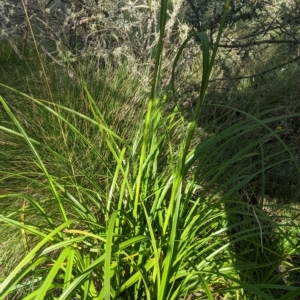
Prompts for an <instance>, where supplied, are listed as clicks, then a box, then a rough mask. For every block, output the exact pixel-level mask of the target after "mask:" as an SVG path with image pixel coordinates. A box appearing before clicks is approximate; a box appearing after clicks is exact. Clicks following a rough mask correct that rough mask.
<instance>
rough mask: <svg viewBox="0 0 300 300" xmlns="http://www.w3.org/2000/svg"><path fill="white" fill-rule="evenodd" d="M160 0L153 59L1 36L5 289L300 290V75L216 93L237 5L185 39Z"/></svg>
mask: <svg viewBox="0 0 300 300" xmlns="http://www.w3.org/2000/svg"><path fill="white" fill-rule="evenodd" d="M100 2H101V3H102V1H99V3H100ZM24 3H25V2H24ZM80 3H81V2H78V3H77V1H74V3H73V4H72V5H75V6H76V5H79V4H80ZM86 3H88V4H90V6H88V5H87V6H86V7H84V8H83V9H88V8H90V9H92V8H93V9H96V7H94V6H93V5H92V1H90V2H89V1H86ZM101 3H100V4H101ZM105 3H106V2H105ZM179 3H180V1H179ZM139 4H140V3H139ZM151 4H152V5H153V6H151ZM157 4H158V2H155V1H153V3H152V2H151V1H150V2H149V7H152V9H153V11H154V12H155V13H156V18H158V16H159V18H158V19H159V23H157V25H156V27H155V32H156V34H157V35H156V36H155V38H156V39H157V40H155V45H154V48H155V51H153V52H152V51H149V53H146V54H145V57H146V60H149V61H151V60H152V61H151V65H150V67H149V66H148V65H147V66H146V67H145V66H144V65H141V64H140V61H139V62H137V61H134V63H133V62H132V61H130V60H129V61H128V60H121V61H120V62H119V67H118V68H117V67H116V64H115V63H116V61H115V58H114V57H112V56H110V57H109V58H108V59H107V61H106V62H105V64H103V65H102V64H100V65H98V62H99V57H97V56H95V55H94V54H91V55H90V56H89V57H87V56H84V55H83V56H81V58H80V60H78V61H77V62H76V63H75V62H74V61H73V58H74V57H73V56H72V55H73V54H72V55H70V56H64V57H65V58H66V64H64V63H62V62H61V61H60V60H58V59H59V56H56V57H49V55H46V57H45V56H43V55H41V52H40V49H39V47H38V45H37V43H29V44H28V45H27V48H26V49H25V50H26V51H25V52H24V56H25V57H26V58H27V59H24V60H23V61H22V62H21V61H20V60H17V56H18V54H16V52H14V51H13V50H12V48H13V47H11V45H8V44H6V43H2V45H3V48H2V51H1V53H0V62H1V63H0V68H1V73H0V102H1V105H0V132H1V134H0V200H1V213H0V237H1V244H0V256H1V261H0V264H1V267H2V268H1V269H0V277H1V278H0V283H1V285H0V299H9V300H10V299H106V300H108V299H136V300H140V299H160V300H164V299H174V300H177V299H191V298H192V297H194V298H196V299H270V300H271V299H281V300H285V299H286V300H288V299H299V296H300V288H299V277H300V271H299V267H300V255H299V245H300V241H299V236H300V229H299V210H298V209H297V207H298V203H297V201H298V200H299V192H298V190H299V189H298V187H299V181H298V174H299V170H300V168H299V164H298V161H299V159H298V155H299V153H298V152H297V149H298V148H297V143H298V142H297V139H298V128H299V126H298V125H297V122H296V121H297V120H298V119H299V117H300V114H299V112H298V111H299V110H298V109H297V106H293V109H291V107H292V103H295V101H296V99H297V97H296V96H297V94H296V92H295V90H296V89H295V88H294V87H295V85H296V84H295V81H296V78H297V77H298V75H299V71H298V69H297V67H295V66H290V67H289V69H288V70H287V71H288V72H287V73H284V72H282V71H278V72H277V73H275V72H274V73H273V74H272V76H273V77H270V78H268V77H267V78H266V82H260V85H256V86H255V88H254V86H253V82H252V81H251V80H250V81H248V79H245V80H244V81H241V83H240V84H239V85H238V86H236V87H235V88H232V89H230V90H229V89H227V90H226V91H227V92H226V93H220V92H219V93H217V92H216V90H215V89H214V88H215V87H216V86H218V87H220V88H224V85H223V84H222V83H220V84H219V85H217V84H216V83H215V82H211V81H210V79H211V76H212V74H216V72H218V71H219V70H221V69H222V68H221V67H220V66H221V64H219V63H220V57H222V55H223V53H220V52H219V54H218V52H217V50H218V45H219V43H220V42H221V41H222V31H224V30H225V33H226V30H227V29H228V27H226V26H227V25H226V24H229V22H230V18H232V14H231V13H230V12H231V10H232V5H233V4H232V2H230V1H229V0H228V1H226V3H225V9H224V6H222V11H221V15H222V19H221V18H220V19H219V20H218V26H217V28H218V31H217V32H215V33H214V42H213V43H210V40H209V36H208V35H207V34H206V33H205V32H201V33H198V32H197V33H195V32H193V31H192V32H191V34H192V35H190V36H189V37H188V38H186V36H185V37H184V38H183V37H182V45H179V46H178V48H177V49H175V47H174V49H172V48H171V47H170V45H169V44H168V41H169V40H168V38H166V39H164V38H165V37H168V34H169V31H168V30H169V27H168V24H169V25H170V20H172V16H170V18H169V17H168V13H167V12H168V11H170V9H173V11H176V9H175V8H176V5H175V4H176V2H174V3H172V2H170V3H168V1H161V5H160V6H155V5H157ZM230 4H231V6H230ZM70 5H71V3H70ZM107 5H108V7H107V10H108V11H109V10H110V9H112V8H110V7H109V3H107ZM140 5H144V4H140ZM103 9H104V8H103ZM230 9H231V10H230ZM155 10H156V11H155ZM237 10H238V9H237ZM114 12H115V11H114ZM228 12H229V19H226V15H227V14H228ZM104 15H105V13H104ZM109 16H111V15H109ZM72 17H74V16H72ZM70 18H71V16H70ZM107 18H108V19H109V17H107ZM226 20H227V21H226ZM172 22H173V21H172ZM154 23H155V22H154ZM175 23H176V22H174V24H175ZM131 24H132V23H131ZM172 24H173V23H172ZM174 24H173V25H174ZM117 25H118V22H116V25H115V26H116V28H117ZM177 25H178V24H177ZM174 26H175V25H174ZM35 28H37V27H35ZM116 28H115V29H116ZM128 32H130V30H129V31H128ZM140 32H141V33H142V35H141V36H139V37H138V39H140V40H141V41H142V40H144V39H145V41H146V40H147V39H146V37H145V36H143V34H145V32H146V33H147V31H143V30H141V31H140ZM38 34H39V32H38V33H37V37H38ZM107 34H108V36H109V34H111V35H112V36H113V32H110V33H108V32H107ZM153 38H154V37H153ZM169 38H170V39H171V36H169ZM194 38H195V41H196V42H195V41H194ZM223 38H224V35H223ZM179 40H180V39H178V40H177V41H179ZM198 43H199V45H198ZM48 46H49V47H50V48H51V44H50V45H49V44H48ZM190 46H191V47H195V48H194V49H196V48H197V49H198V50H197V51H198V52H199V51H200V52H199V54H198V57H197V58H191V61H189V62H188V63H186V65H184V66H183V65H182V63H183V62H187V59H186V58H183V57H184V55H185V54H186V49H187V48H188V47H190ZM50 48H47V51H46V52H48V51H49V49H50ZM108 48H109V47H108ZM199 49H200V50H199ZM169 50H170V51H171V53H172V54H176V55H174V56H173V59H172V60H171V59H170V57H171V56H172V55H170V52H168V51H169ZM271 50H272V51H275V52H276V51H277V48H276V47H274V48H271ZM271 50H270V52H269V53H271V52H272V51H271ZM188 53H191V52H189V51H188ZM48 54H49V53H48ZM64 55H65V54H64ZM269 57H270V64H272V63H273V62H272V60H276V57H274V56H272V55H271V54H270V56H269ZM53 58H55V62H53ZM264 58H265V60H267V57H264ZM107 62H108V63H107ZM170 62H171V64H170ZM227 63H228V62H227ZM246 63H247V62H245V64H246ZM216 64H217V65H216ZM104 65H105V66H104ZM95 66H97V67H95ZM133 66H134V67H133ZM248 66H249V68H250V67H253V69H255V67H256V66H250V65H248ZM237 69H238V67H236V68H234V66H232V70H233V71H234V70H237ZM2 74H3V75H2ZM291 78H293V79H294V81H293V82H292V80H291ZM185 79H188V80H189V81H187V83H186V82H185V84H186V85H184V84H183V81H184V80H185ZM256 84H257V83H256ZM191 86H192V87H193V88H192V89H191V90H190V91H189V93H187V92H186V91H187V90H186V89H188V88H190V87H191ZM195 86H197V87H198V91H197V92H195V89H194V87H195ZM225 86H226V85H225ZM275 88H277V90H276V89H275ZM274 89H275V90H274ZM261 91H264V93H265V94H264V95H261V97H262V99H261V101H260V102H259V105H257V103H256V102H255V101H254V100H255V98H256V97H257V93H260V94H261ZM272 91H273V96H272ZM276 91H277V92H276ZM274 92H276V93H275V94H276V95H275V96H276V97H275V96H274ZM278 93H282V97H283V99H284V100H285V101H287V99H288V97H290V98H291V101H290V102H289V103H287V104H286V105H284V106H280V105H279V103H280V101H279V100H278V99H280V97H279V95H278ZM246 96H247V97H249V98H247V97H246ZM218 97H219V98H220V97H222V99H221V100H222V101H220V99H218V100H219V101H214V100H215V99H216V98H218ZM193 98H194V99H196V101H194V99H193ZM241 98H242V100H241ZM270 98H271V100H270ZM274 98H275V100H274ZM272 101H273V102H272ZM274 101H275V105H274ZM216 102H217V103H216ZM229 104H233V106H234V107H230V106H229ZM292 122H294V123H295V122H296V125H295V128H296V129H294V128H292V130H291V131H290V130H289V127H291V124H292ZM275 174H276V176H277V177H275ZM288 175H290V177H291V178H289V176H288ZM289 180H292V181H291V182H289ZM280 182H283V184H282V185H280ZM292 186H293V187H294V188H292Z"/></svg>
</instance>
